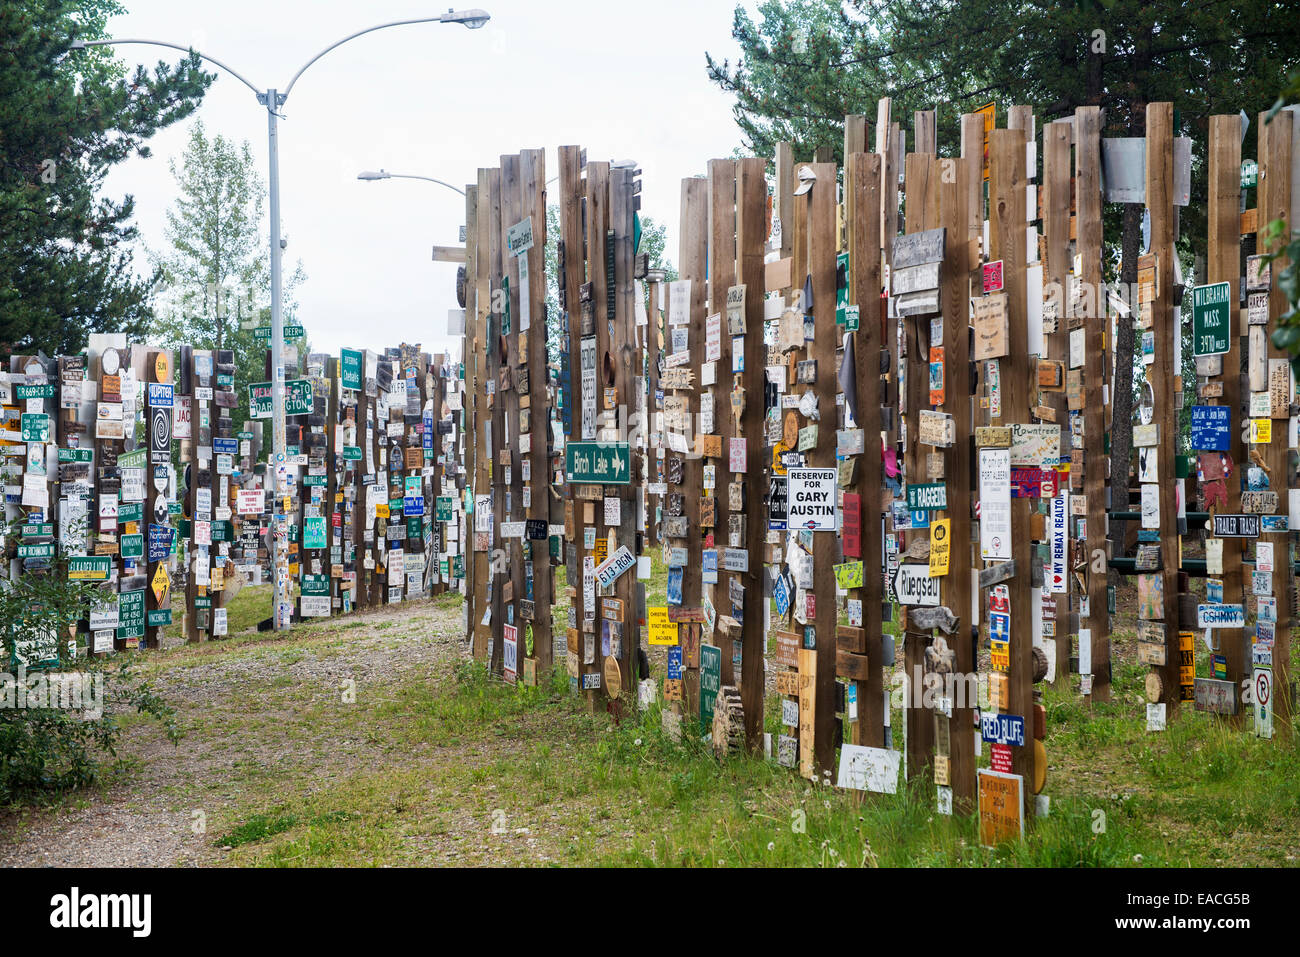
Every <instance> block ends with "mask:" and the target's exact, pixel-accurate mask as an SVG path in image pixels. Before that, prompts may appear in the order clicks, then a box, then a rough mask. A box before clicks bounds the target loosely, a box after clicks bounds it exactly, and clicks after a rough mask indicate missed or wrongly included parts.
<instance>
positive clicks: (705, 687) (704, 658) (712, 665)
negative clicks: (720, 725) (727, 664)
mask: <svg viewBox="0 0 1300 957" xmlns="http://www.w3.org/2000/svg"><path fill="white" fill-rule="evenodd" d="M721 688H722V649H721V648H719V647H717V646H716V645H700V725H701V727H705V728H711V727H713V710H714V708H715V707H716V706H717V703H718V691H719V690H721Z"/></svg>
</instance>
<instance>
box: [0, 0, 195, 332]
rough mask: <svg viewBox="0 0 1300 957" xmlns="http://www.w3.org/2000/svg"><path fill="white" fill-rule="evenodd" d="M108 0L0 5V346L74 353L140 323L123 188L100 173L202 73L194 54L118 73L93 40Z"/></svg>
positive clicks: (143, 283)
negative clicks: (95, 338)
mask: <svg viewBox="0 0 1300 957" xmlns="http://www.w3.org/2000/svg"><path fill="white" fill-rule="evenodd" d="M121 11H122V8H121V7H120V6H119V5H118V4H117V3H116V2H113V0H7V2H5V3H3V4H0V236H2V237H3V238H2V240H0V355H8V354H12V353H31V352H36V351H38V350H44V351H45V352H46V353H47V354H50V355H54V354H59V353H63V354H69V353H76V352H79V351H81V349H82V348H84V346H85V344H86V337H87V335H88V334H89V333H92V332H123V331H125V332H129V333H133V334H138V333H139V332H141V331H142V329H143V327H144V325H145V323H146V322H147V320H148V318H149V314H150V310H149V302H148V300H149V292H150V289H151V287H152V285H153V282H154V277H147V278H143V279H142V278H140V277H139V276H138V275H137V274H136V272H135V269H134V265H133V261H132V251H131V243H132V242H133V241H134V239H135V238H136V230H135V227H134V226H133V225H132V223H131V218H132V213H133V207H134V202H133V199H132V197H130V196H125V197H123V198H122V199H121V200H115V199H110V198H107V197H104V196H102V195H100V193H101V187H102V185H103V181H104V177H105V176H106V175H107V173H108V171H109V170H110V169H111V168H112V167H113V166H115V165H116V164H118V163H120V162H122V161H123V160H125V159H127V158H128V157H130V156H133V155H134V156H141V157H147V156H148V155H149V147H148V146H147V145H146V143H147V140H148V139H149V138H150V137H151V136H153V134H154V133H156V132H157V131H158V130H160V129H163V128H164V127H166V126H169V125H171V124H172V123H175V122H176V121H177V120H180V119H182V118H184V117H185V116H187V115H189V114H190V113H191V112H193V110H194V108H195V107H196V106H197V105H198V102H199V100H200V99H201V98H202V96H203V93H204V92H205V91H206V89H207V87H208V84H209V83H211V82H212V79H213V76H212V75H210V74H207V73H204V72H203V70H202V69H201V64H200V61H199V59H198V57H197V56H193V55H191V56H189V57H187V58H185V59H183V60H181V62H180V63H178V64H176V65H175V66H169V65H167V64H166V63H163V62H159V63H158V65H157V66H156V67H154V69H153V70H152V71H148V70H145V69H144V68H143V67H137V68H136V69H135V71H134V73H130V74H128V73H126V71H125V70H124V69H123V68H122V67H121V65H120V64H119V63H118V62H117V61H116V60H115V59H114V57H113V55H112V54H111V53H109V52H108V51H107V49H105V48H91V49H84V50H73V49H71V44H72V43H73V41H74V40H77V39H81V40H93V39H100V38H102V37H103V36H104V27H105V24H106V22H107V20H108V18H109V17H110V16H112V15H113V14H116V13H120V12H121Z"/></svg>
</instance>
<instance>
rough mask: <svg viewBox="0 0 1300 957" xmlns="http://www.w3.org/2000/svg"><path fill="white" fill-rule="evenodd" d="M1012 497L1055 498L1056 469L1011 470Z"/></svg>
mask: <svg viewBox="0 0 1300 957" xmlns="http://www.w3.org/2000/svg"><path fill="white" fill-rule="evenodd" d="M1011 497H1012V498H1056V470H1055V469H1035V468H1023V469H1012V470H1011Z"/></svg>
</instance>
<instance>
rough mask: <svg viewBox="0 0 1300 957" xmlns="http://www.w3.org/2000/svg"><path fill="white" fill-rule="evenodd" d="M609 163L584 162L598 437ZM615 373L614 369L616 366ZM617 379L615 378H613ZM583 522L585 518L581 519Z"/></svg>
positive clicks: (597, 520)
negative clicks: (585, 166)
mask: <svg viewBox="0 0 1300 957" xmlns="http://www.w3.org/2000/svg"><path fill="white" fill-rule="evenodd" d="M609 215H610V214H609V163H588V164H587V217H586V224H587V281H588V282H590V283H591V303H592V306H593V308H594V315H595V327H594V330H595V331H594V335H595V338H596V395H595V401H596V421H597V437H598V438H599V437H600V434H601V427H600V425H599V423H600V422H601V420H602V419H603V418H604V415H603V409H604V390H605V388H607V386H608V385H609V382H608V380H607V379H606V361H607V358H608V362H609V363H611V365H612V363H613V356H612V355H611V354H610V350H611V338H610V333H611V330H610V323H609V321H608V319H607V315H608V308H609V286H608V282H607V280H608V278H609V277H608V275H607V269H606V242H607V236H606V233H607V231H608V230H609V227H610V218H609ZM615 375H617V369H615ZM616 381H617V380H616ZM589 504H592V503H591V501H590V499H584V500H583V502H582V504H581V506H580V507H581V508H582V509H583V510H584V511H585V510H586V509H587V506H588V505H589ZM603 505H604V503H603V502H602V501H596V502H595V503H594V505H593V507H592V508H591V512H592V523H591V524H592V525H594V526H595V529H596V538H597V540H599V539H605V540H606V541H608V534H609V529H608V528H606V527H605V524H604V515H603ZM584 524H585V522H584ZM611 554H612V553H611ZM595 564H596V565H599V564H600V559H596V560H595ZM599 595H600V588H599V586H597V587H596V596H597V597H596V601H595V607H592V608H585V607H584V611H585V612H586V614H587V616H588V617H587V618H586V619H584V624H583V627H584V628H586V627H587V624H586V622H591V623H592V627H594V629H595V641H596V660H595V666H594V669H593V670H594V671H596V672H597V673H601V672H602V671H603V667H602V666H603V664H604V659H603V658H602V657H601V653H600V652H601V644H602V642H601V636H600V597H599ZM607 691H608V689H607V687H606V683H605V677H604V674H603V673H602V674H601V678H600V693H599V694H596V693H593V694H591V695H590V696H589V697H588V701H589V703H590V704H591V706H592V707H593V708H595V707H596V706H597V705H598V704H600V703H602V702H605V701H606V700H607V698H608V695H607Z"/></svg>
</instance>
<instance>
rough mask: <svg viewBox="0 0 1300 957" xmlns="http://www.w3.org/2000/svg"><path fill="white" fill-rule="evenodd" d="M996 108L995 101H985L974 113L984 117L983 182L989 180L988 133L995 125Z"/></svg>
mask: <svg viewBox="0 0 1300 957" xmlns="http://www.w3.org/2000/svg"><path fill="white" fill-rule="evenodd" d="M997 108H998V105H997V104H996V103H985V104H984V105H983V106H981V107H980V108H979V109H978V110H976V111H975V112H976V114H978V115H979V116H982V117H984V182H986V183H987V182H988V181H989V133H991V132H992V130H993V127H994V126H995V125H997Z"/></svg>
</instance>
